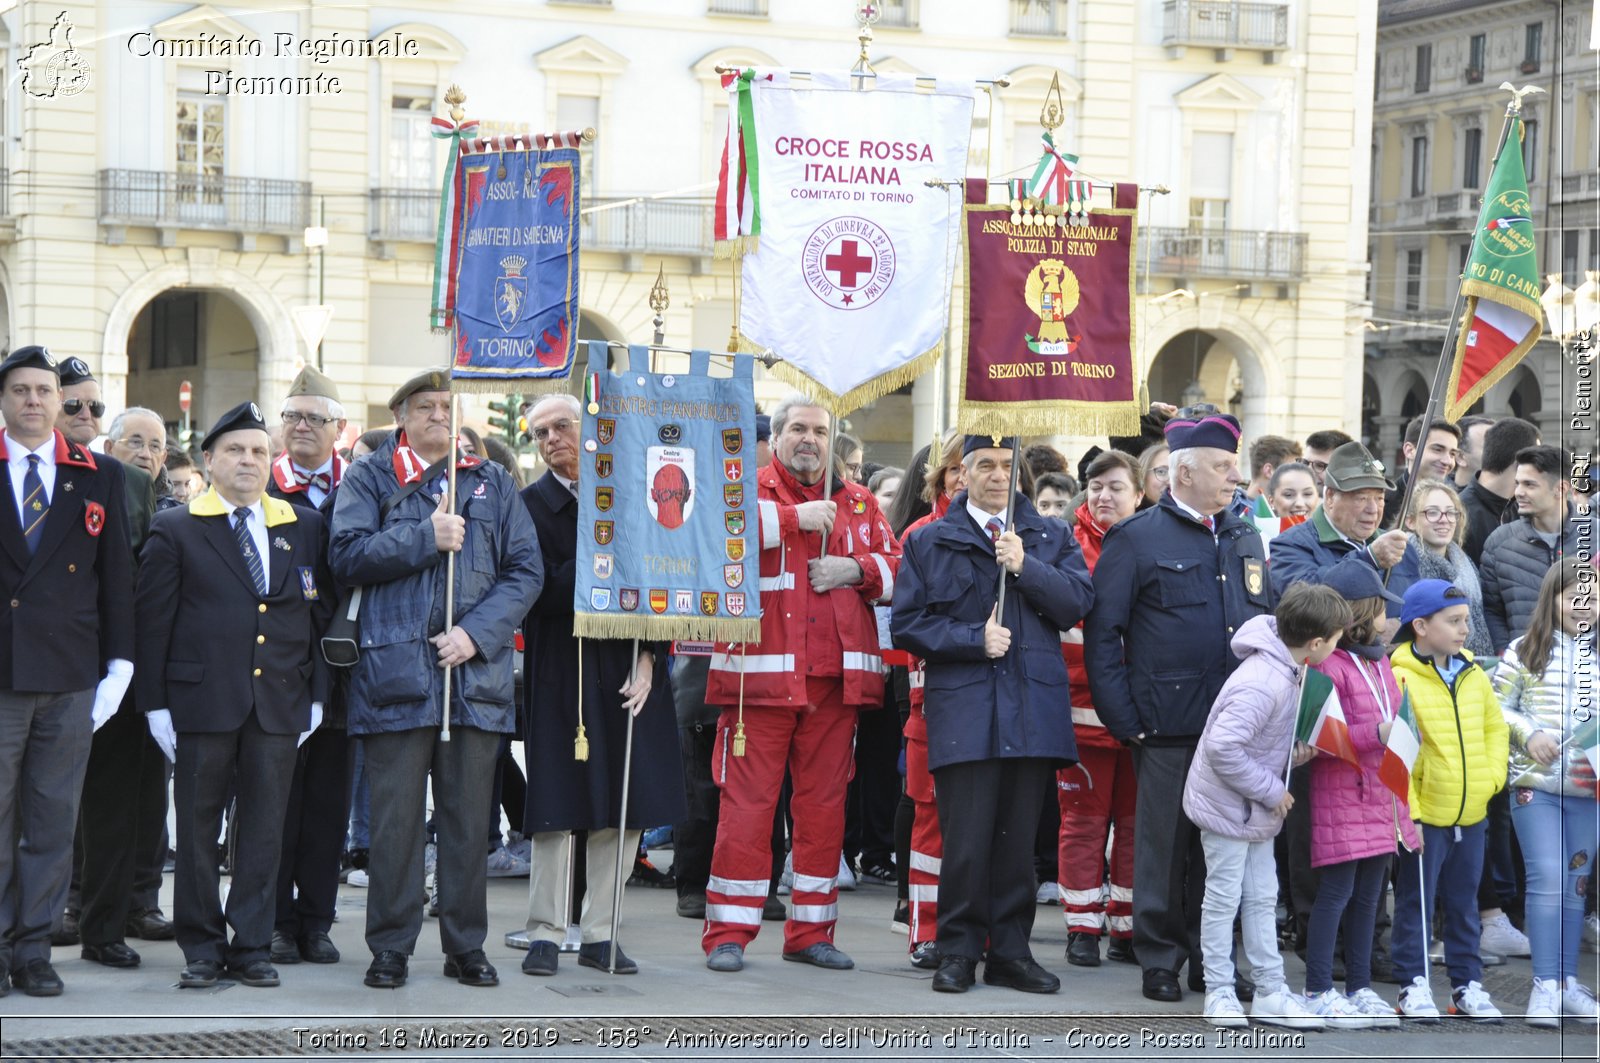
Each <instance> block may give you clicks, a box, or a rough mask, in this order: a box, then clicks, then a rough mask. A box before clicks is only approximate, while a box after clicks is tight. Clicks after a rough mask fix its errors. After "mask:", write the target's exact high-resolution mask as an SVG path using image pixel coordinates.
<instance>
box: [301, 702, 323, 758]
mask: <svg viewBox="0 0 1600 1063" xmlns="http://www.w3.org/2000/svg"><path fill="white" fill-rule="evenodd" d="M321 726H322V702H320V701H313V702H312V703H311V726H310V727H309V728H307V729H306V730H304V731H301V732H300V740H299V741H298V742H296V743H295V744H294V747H295V748H296V749H299V748H300V747H301V746H303V745H305V744H306V739H308V738H310V737H311V732H312V731H315V730H316V729H317V728H318V727H321Z"/></svg>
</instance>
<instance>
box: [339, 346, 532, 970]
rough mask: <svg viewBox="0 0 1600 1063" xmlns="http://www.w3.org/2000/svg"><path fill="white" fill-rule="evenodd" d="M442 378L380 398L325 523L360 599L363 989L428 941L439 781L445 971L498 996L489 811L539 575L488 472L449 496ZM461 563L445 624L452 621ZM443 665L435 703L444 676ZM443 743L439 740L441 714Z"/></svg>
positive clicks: (506, 487) (523, 534) (511, 487)
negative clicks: (366, 824) (388, 418)
mask: <svg viewBox="0 0 1600 1063" xmlns="http://www.w3.org/2000/svg"><path fill="white" fill-rule="evenodd" d="M451 401H452V400H451V397H450V372H449V370H447V369H429V370H425V371H423V372H421V373H418V374H417V375H416V376H414V377H412V378H411V379H410V380H407V381H406V382H405V383H404V384H402V385H400V387H399V388H398V389H397V390H396V391H395V393H394V395H393V397H391V398H390V400H389V409H390V411H391V412H392V413H393V414H394V417H395V421H396V423H397V425H398V427H397V428H396V430H395V432H394V434H393V435H392V436H390V437H389V438H388V439H387V440H386V441H385V442H384V443H383V444H382V445H380V446H379V447H378V449H376V450H374V451H373V452H372V453H371V454H369V455H367V456H366V457H365V458H363V459H362V460H361V461H358V462H356V463H355V464H354V465H352V466H351V467H350V469H349V470H348V471H347V472H346V473H345V476H344V480H343V481H342V483H341V484H340V487H339V491H338V496H337V501H336V502H335V504H334V511H333V537H332V545H331V549H330V558H331V561H332V564H333V574H334V576H335V577H336V578H338V579H339V580H341V581H343V582H344V583H346V584H348V585H350V586H359V587H363V588H365V593H364V596H363V598H362V602H361V658H360V660H359V661H357V662H356V665H355V667H354V669H353V674H352V675H351V678H350V733H351V734H352V735H357V736H360V737H361V742H362V748H363V751H364V753H365V756H366V770H367V773H368V774H369V776H370V777H371V780H372V841H371V846H372V848H371V857H370V862H369V864H368V865H367V874H368V877H369V883H370V886H369V889H368V892H367V947H368V948H369V949H371V950H372V957H373V959H372V964H371V966H369V967H368V968H367V974H366V977H365V979H364V981H365V982H366V984H367V985H369V986H371V987H373V988H375V989H394V988H398V987H399V986H401V985H404V984H405V982H406V980H407V978H408V977H409V961H410V957H411V953H412V951H413V950H414V949H415V948H416V944H417V937H418V935H419V934H420V933H421V931H422V904H421V901H420V898H421V897H422V888H423V851H422V837H423V822H422V815H423V802H424V800H425V794H426V787H427V785H428V781H429V777H430V775H431V777H432V783H433V809H434V822H435V823H436V825H437V828H438V839H439V841H438V865H437V873H438V876H439V882H440V889H439V936H440V938H441V941H442V943H443V945H444V951H445V963H444V973H445V976H446V977H448V978H454V979H456V980H457V981H459V982H461V983H462V984H464V985H472V986H492V985H497V984H498V983H499V973H498V972H497V971H496V970H495V969H494V965H493V964H491V963H490V962H489V960H488V958H487V957H486V956H485V955H484V951H483V941H484V938H485V937H486V936H487V934H488V919H489V913H488V898H487V894H486V892H485V890H486V882H485V872H486V870H487V861H486V860H485V858H484V857H485V853H484V848H485V844H486V841H487V839H488V836H489V802H490V795H491V793H492V792H493V787H494V769H495V761H496V759H497V758H498V756H499V752H500V736H501V735H502V734H509V733H513V732H515V730H516V681H515V677H514V675H513V648H512V639H513V636H514V634H515V632H516V629H517V624H518V623H520V622H521V620H522V618H523V617H524V616H526V615H527V613H528V609H529V607H530V606H532V605H533V602H534V599H535V598H537V597H538V596H539V588H540V587H541V586H542V585H543V584H544V567H543V565H542V564H541V563H540V560H539V544H538V541H537V539H536V538H535V536H534V531H533V523H532V521H530V520H529V519H528V509H527V507H526V506H524V505H523V504H522V500H521V499H520V498H518V497H517V488H516V484H515V483H514V482H513V481H512V479H511V476H510V474H509V473H507V472H506V471H505V470H504V469H502V468H501V467H500V466H499V465H497V464H495V463H494V462H492V461H489V462H485V461H480V460H478V459H477V458H473V457H469V456H465V455H462V454H460V453H459V452H458V453H457V456H456V476H455V480H456V484H455V493H454V497H451V495H450V491H449V479H450V476H449V468H448V465H449V461H450V451H451V438H450V429H451V420H452V418H451V415H450V406H451ZM452 553H453V554H455V555H456V557H455V566H454V569H455V576H454V578H455V597H454V603H453V604H454V607H455V613H454V616H453V617H451V618H450V623H449V624H448V630H447V623H446V617H445V598H446V594H445V583H446V573H447V571H448V568H447V565H446V561H445V559H446V557H447V556H448V555H450V554H452ZM445 668H450V669H452V675H451V687H450V704H449V705H445V704H444V669H445ZM445 712H448V713H449V714H450V736H449V737H450V740H449V741H448V742H446V741H442V740H441V737H442V736H441V735H440V733H439V732H440V723H441V721H442V718H443V714H444V713H445Z"/></svg>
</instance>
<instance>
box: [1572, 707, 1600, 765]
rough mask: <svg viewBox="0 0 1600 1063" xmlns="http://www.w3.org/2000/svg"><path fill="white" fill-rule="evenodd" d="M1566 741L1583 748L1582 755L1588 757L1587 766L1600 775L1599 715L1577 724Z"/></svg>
mask: <svg viewBox="0 0 1600 1063" xmlns="http://www.w3.org/2000/svg"><path fill="white" fill-rule="evenodd" d="M1568 741H1569V742H1571V743H1572V744H1573V745H1575V746H1577V747H1578V748H1579V749H1581V750H1583V755H1584V756H1586V757H1588V758H1589V766H1590V767H1592V768H1594V771H1595V774H1596V775H1600V715H1596V716H1591V717H1589V719H1588V720H1587V721H1586V722H1584V723H1581V724H1579V725H1578V727H1577V729H1576V730H1575V731H1573V732H1572V737H1571V738H1569V739H1568Z"/></svg>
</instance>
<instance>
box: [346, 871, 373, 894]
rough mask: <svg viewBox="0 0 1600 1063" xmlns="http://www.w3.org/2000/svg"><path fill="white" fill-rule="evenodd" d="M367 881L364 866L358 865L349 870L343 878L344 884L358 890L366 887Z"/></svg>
mask: <svg viewBox="0 0 1600 1063" xmlns="http://www.w3.org/2000/svg"><path fill="white" fill-rule="evenodd" d="M367 881H368V880H367V870H366V868H364V867H358V868H356V869H355V870H353V871H351V872H350V876H349V877H348V878H346V879H345V880H344V884H345V885H346V886H354V887H355V888H356V889H358V890H364V889H366V888H367Z"/></svg>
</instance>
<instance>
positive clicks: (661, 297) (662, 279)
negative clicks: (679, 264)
mask: <svg viewBox="0 0 1600 1063" xmlns="http://www.w3.org/2000/svg"><path fill="white" fill-rule="evenodd" d="M671 305H672V300H671V298H670V297H669V296H668V294H667V267H666V266H665V265H663V266H661V268H660V269H658V270H656V282H655V284H653V285H651V286H650V309H652V310H654V311H655V312H656V313H658V314H660V313H662V312H663V311H665V310H666V309H667V307H669V306H671Z"/></svg>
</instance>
